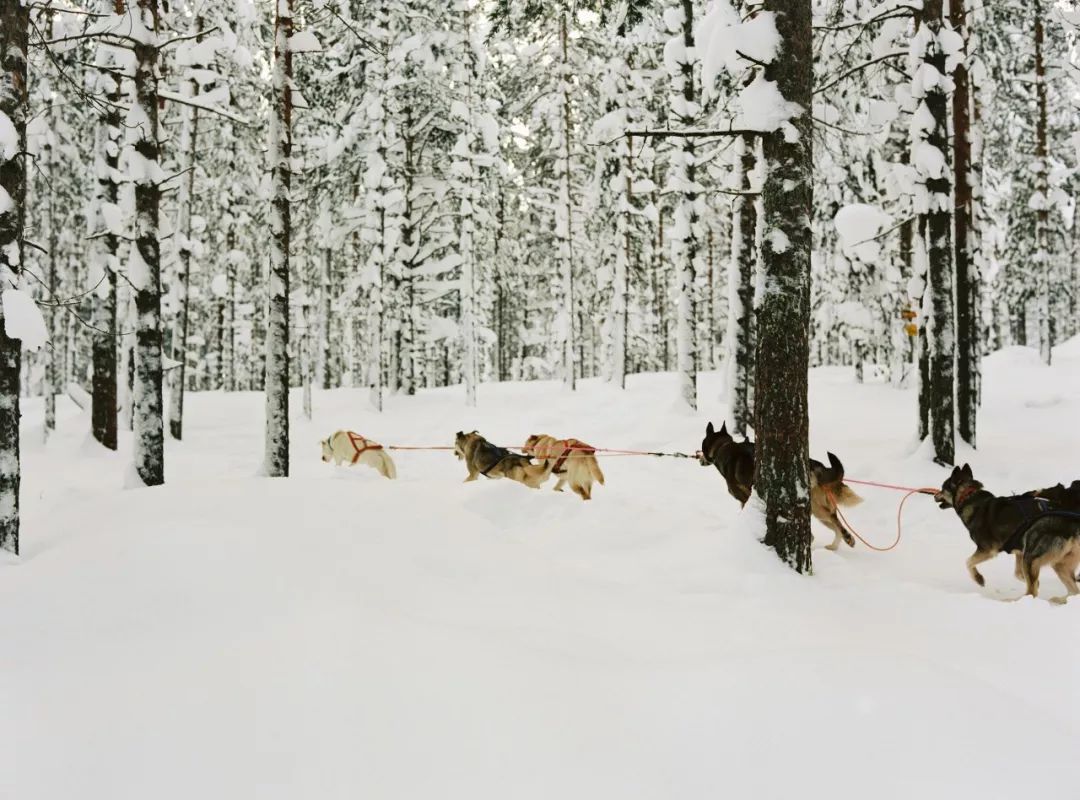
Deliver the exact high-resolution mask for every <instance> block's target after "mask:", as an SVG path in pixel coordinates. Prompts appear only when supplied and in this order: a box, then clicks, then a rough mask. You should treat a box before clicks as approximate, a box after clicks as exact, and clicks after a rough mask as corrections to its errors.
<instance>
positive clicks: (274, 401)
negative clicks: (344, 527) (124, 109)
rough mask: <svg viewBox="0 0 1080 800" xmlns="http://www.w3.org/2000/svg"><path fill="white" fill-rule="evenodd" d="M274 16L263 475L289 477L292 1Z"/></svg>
mask: <svg viewBox="0 0 1080 800" xmlns="http://www.w3.org/2000/svg"><path fill="white" fill-rule="evenodd" d="M276 9H277V11H276V14H275V16H274V65H273V102H272V110H271V117H270V148H269V149H270V170H271V172H270V181H271V188H270V206H271V208H270V291H269V307H268V310H267V321H266V376H265V379H264V380H265V386H266V456H265V460H264V462H263V473H264V474H265V475H266V476H268V477H271V478H284V477H288V475H289V241H290V237H291V234H292V219H291V207H290V199H289V191H290V185H291V181H292V92H293V78H292V53H291V52H290V51H289V37H290V36H292V29H293V19H292V14H293V7H292V0H279V1H278V3H277V5H276Z"/></svg>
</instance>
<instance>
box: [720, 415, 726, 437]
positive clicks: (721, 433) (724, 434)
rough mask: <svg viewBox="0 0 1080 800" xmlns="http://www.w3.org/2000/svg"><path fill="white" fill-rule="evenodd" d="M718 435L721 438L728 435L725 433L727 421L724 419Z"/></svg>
mask: <svg viewBox="0 0 1080 800" xmlns="http://www.w3.org/2000/svg"><path fill="white" fill-rule="evenodd" d="M720 435H721V436H727V435H728V432H727V420H726V419H725V420H724V424H723V425H721V426H720Z"/></svg>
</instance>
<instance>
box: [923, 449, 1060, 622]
mask: <svg viewBox="0 0 1080 800" xmlns="http://www.w3.org/2000/svg"><path fill="white" fill-rule="evenodd" d="M934 499H935V500H936V501H937V503H938V505H939V506H940V507H941V508H945V509H948V508H952V509H954V510H955V511H956V513H957V516H959V517H960V521H961V522H963V523H964V527H966V528H967V530H968V534H969V535H970V536H971V540H972V541H973V542H974V543H975V552H974V553H973V554H972V555H971V557H969V558H968V560H967V568H968V573H969V574H970V575H971V578H972V580H974V581H975V583H977V584H979V586H985V585H986V580H985V579H984V578H983V576H982V574H981V573H980V572H979V570H978V569H976V567H978V565H979V564H981V563H983V562H984V561H989V560H990V559H991V558H993V557H994V556H996V555H997V554H998V553H1014V554H1015V555H1016V577H1017V578H1018V579H1019V580H1022V581H1024V582H1025V584H1026V585H1027V593H1028V594H1029V595H1032V596H1035V595H1037V594H1038V593H1039V572H1040V571H1041V570H1042V568H1043V567H1052V568H1053V569H1054V572H1056V573H1057V576H1058V577H1059V578H1060V579H1061V582H1062V583H1063V584H1065V590H1066V592H1067V594H1066V595H1065V596H1064V597H1055V598H1053V602H1055V603H1064V602H1065V601H1066V600H1067V599H1068V598H1069V597H1070V596H1072V595H1074V594H1077V593H1080V588H1078V587H1077V583H1076V569H1077V567H1078V566H1080V514H1076V513H1074V512H1070V511H1064V510H1061V509H1057V510H1055V509H1054V508H1053V507H1052V506H1051V505H1050V504H1049V503H1048V502H1046V501H1045V500H1043V501H1040V499H1039V498H1036V497H1029V496H1024V495H1020V496H1017V497H997V496H996V495H994V494H992V493H990V492H988V491H987V490H986V489H984V488H983V484H982V483H981V482H980V481H977V480H975V478H974V476H973V475H972V474H971V467H970V466H968V465H967V464H964V466H962V467H954V468H953V471H952V474H951V475H949V477H948V478H947V479H946V480H945V482H944V483H943V484H942V485H941V491H939V492H938V493H937V494H936V495H934Z"/></svg>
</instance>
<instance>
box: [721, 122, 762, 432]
mask: <svg viewBox="0 0 1080 800" xmlns="http://www.w3.org/2000/svg"><path fill="white" fill-rule="evenodd" d="M738 146H739V147H740V148H741V153H740V154H739V155H738V156H737V158H738V159H739V166H738V171H739V174H740V175H741V176H742V180H741V182H740V184H739V186H738V187H737V188H738V190H739V191H741V192H749V191H750V190H751V189H752V188H753V183H752V181H751V173H752V172H753V170H754V168H755V166H756V159H755V150H756V147H757V145H756V142H755V141H754V137H752V136H743V137H741V142H740V143H739V145H738ZM732 223H733V224H732V237H731V243H732V247H733V252H732V254H731V269H732V274H731V276H730V277H729V279H728V280H729V288H728V296H729V299H730V301H731V302H730V304H729V305H730V307H729V309H728V313H729V314H730V319H729V322H728V338H729V341H728V359H729V360H730V361H729V364H728V366H727V378H728V390H727V391H728V398H729V403H730V406H731V429H732V432H733V433H735V434H738V435H740V436H745V435H746V432H747V430H748V428H749V427H750V424H751V422H753V414H754V409H753V395H754V278H755V276H756V274H757V234H756V231H757V207H756V206H755V204H754V198H752V197H750V196H748V195H743V196H740V197H736V198H735V209H734V214H733V216H732Z"/></svg>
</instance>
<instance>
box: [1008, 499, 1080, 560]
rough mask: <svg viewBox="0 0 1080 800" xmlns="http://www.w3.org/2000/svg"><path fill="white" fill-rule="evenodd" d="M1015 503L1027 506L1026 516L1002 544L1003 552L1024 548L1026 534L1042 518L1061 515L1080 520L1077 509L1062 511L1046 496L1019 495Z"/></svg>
mask: <svg viewBox="0 0 1080 800" xmlns="http://www.w3.org/2000/svg"><path fill="white" fill-rule="evenodd" d="M1013 502H1014V503H1021V504H1023V505H1026V506H1027V514H1026V518H1025V519H1024V521H1023V522H1021V523H1020V525H1019V526H1018V527H1017V529H1016V530H1015V531H1013V534H1012V536H1010V537H1009V538H1008V539H1006V540H1005V543H1004V544H1002V545H1001V552H1003V553H1011V552H1013V551H1014V550H1021V549H1023V544H1024V535H1025V534H1027V532H1028V531H1029V530H1031V527H1032V526H1033V525H1034V524H1035V523H1036V522H1038V521H1039V520H1041V519H1045V518H1046V517H1060V518H1064V519H1075V520H1080V514H1077V513H1076V512H1075V511H1062V510H1061V509H1056V508H1054V507H1053V506H1051V505H1050V501H1049V500H1047V499H1046V498H1044V497H1017V498H1015V499H1014V500H1013Z"/></svg>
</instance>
